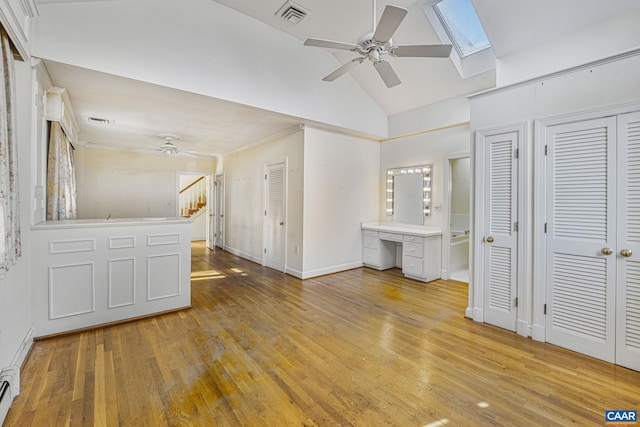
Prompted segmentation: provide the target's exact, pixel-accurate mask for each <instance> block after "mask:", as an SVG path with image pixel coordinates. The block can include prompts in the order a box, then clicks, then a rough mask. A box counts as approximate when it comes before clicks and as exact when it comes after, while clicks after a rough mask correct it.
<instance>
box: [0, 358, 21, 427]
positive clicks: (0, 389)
mask: <svg viewBox="0 0 640 427" xmlns="http://www.w3.org/2000/svg"><path fill="white" fill-rule="evenodd" d="M19 389H20V370H19V369H18V368H17V367H15V366H12V367H10V368H5V369H2V370H0V426H1V425H2V423H3V422H4V419H5V418H6V417H7V414H8V413H9V408H10V407H11V403H12V402H13V398H14V397H16V396H17V395H18V393H19V392H20V390H19Z"/></svg>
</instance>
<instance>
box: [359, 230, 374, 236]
mask: <svg viewBox="0 0 640 427" xmlns="http://www.w3.org/2000/svg"><path fill="white" fill-rule="evenodd" d="M362 235H363V236H371V237H378V232H377V231H373V230H362Z"/></svg>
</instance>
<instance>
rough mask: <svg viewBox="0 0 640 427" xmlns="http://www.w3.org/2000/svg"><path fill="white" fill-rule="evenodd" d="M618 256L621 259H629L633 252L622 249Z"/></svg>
mask: <svg viewBox="0 0 640 427" xmlns="http://www.w3.org/2000/svg"><path fill="white" fill-rule="evenodd" d="M620 255H622V256H623V257H627V258H628V257H630V256H631V255H633V252H631V250H629V249H622V250H621V251H620Z"/></svg>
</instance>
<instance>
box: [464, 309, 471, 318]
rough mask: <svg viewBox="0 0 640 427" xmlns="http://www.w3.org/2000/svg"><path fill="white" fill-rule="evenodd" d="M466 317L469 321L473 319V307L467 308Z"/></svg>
mask: <svg viewBox="0 0 640 427" xmlns="http://www.w3.org/2000/svg"><path fill="white" fill-rule="evenodd" d="M464 317H466V318H468V319H473V307H467V309H466V310H465V312H464Z"/></svg>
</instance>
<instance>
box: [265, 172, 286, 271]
mask: <svg viewBox="0 0 640 427" xmlns="http://www.w3.org/2000/svg"><path fill="white" fill-rule="evenodd" d="M285 216H286V180H285V164H284V163H278V164H275V165H269V166H267V173H266V209H265V251H264V256H265V257H264V264H265V265H266V266H267V267H270V268H273V269H275V270H279V271H284V268H285V237H286V234H285V230H286V227H285Z"/></svg>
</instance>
